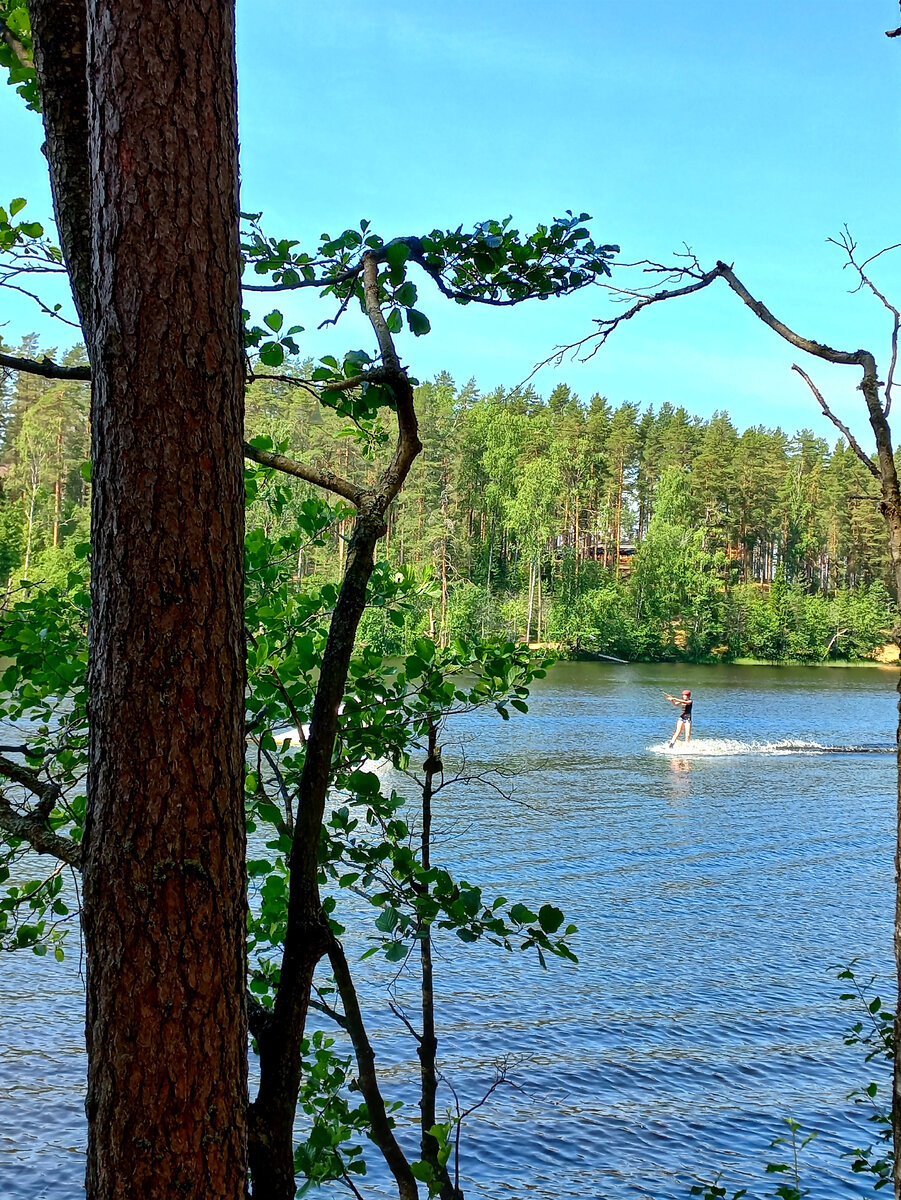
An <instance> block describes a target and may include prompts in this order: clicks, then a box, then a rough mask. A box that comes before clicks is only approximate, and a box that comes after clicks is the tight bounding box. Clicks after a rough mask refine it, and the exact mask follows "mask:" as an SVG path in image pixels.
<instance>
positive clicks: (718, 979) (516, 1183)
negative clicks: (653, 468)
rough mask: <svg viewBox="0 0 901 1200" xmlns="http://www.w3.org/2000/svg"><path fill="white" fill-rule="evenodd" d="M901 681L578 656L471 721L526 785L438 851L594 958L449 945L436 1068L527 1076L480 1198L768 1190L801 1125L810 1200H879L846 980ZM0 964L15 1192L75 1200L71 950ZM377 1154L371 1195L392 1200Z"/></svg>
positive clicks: (506, 1116) (404, 1065) (862, 916)
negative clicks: (858, 1105) (809, 1135)
mask: <svg viewBox="0 0 901 1200" xmlns="http://www.w3.org/2000/svg"><path fill="white" fill-rule="evenodd" d="M893 685H894V676H893V674H892V673H891V672H888V671H881V670H876V669H848V670H826V669H820V670H805V669H794V668H783V669H769V668H762V667H723V666H718V667H708V668H705V667H690V668H689V667H685V668H683V667H673V666H657V665H644V666H640V665H639V666H634V665H633V666H617V665H614V664H594V663H570V664H560V665H559V666H557V667H555V668H554V669H553V671H552V672H551V673H550V675H549V677H548V679H546V680H545V681H543V682H542V683H540V684H539V685H538V686H536V688H535V691H534V695H533V703H532V707H531V711H530V713H529V715H528V716H525V717H520V716H514V718H513V719H512V720H511V721H510V722H509V723H503V722H501V721H500V719H499V718H490V719H486V718H485V717H484V716H482V717H479V718H478V719H472V718H467V719H461V720H458V721H457V723H456V724H455V726H454V728H453V730H452V731H451V732H450V733H449V735H448V738H447V739H446V740H447V742H448V748H447V750H446V752H445V756H444V757H445V766H446V768H448V769H450V768H451V766H452V765H453V763H454V762H456V761H458V759H459V755H460V753H461V746H462V748H463V749H464V750H465V754H466V758H467V761H468V764H469V766H470V767H472V768H474V769H475V770H477V771H480V772H481V771H484V770H487V769H489V768H499V769H501V770H503V771H505V772H510V773H512V774H513V775H514V776H515V778H514V779H512V780H506V781H505V782H504V787H505V788H507V787H509V786H511V785H512V786H513V787H514V789H515V790H514V795H513V797H512V798H511V799H508V798H503V797H501V796H500V795H499V794H498V793H497V792H494V791H492V790H491V789H487V788H485V787H476V786H473V787H471V788H460V789H456V790H453V791H451V790H448V791H447V792H445V793H442V799H441V804H440V806H439V812H438V815H437V817H436V825H437V826H439V827H440V844H439V848H438V851H437V857H438V858H440V859H441V860H442V861H443V862H445V863H446V864H448V865H450V866H452V867H453V869H454V870H456V871H457V872H458V873H459V874H460V875H463V876H465V877H466V878H467V879H469V880H470V881H471V882H478V883H482V884H483V885H484V886H485V889H486V892H495V891H496V892H497V893H502V894H504V895H506V896H508V897H510V898H511V899H522V900H524V901H527V902H534V903H542V902H545V901H550V902H553V903H555V904H558V905H559V906H560V907H562V908H564V909H565V911H566V914H567V917H568V918H569V919H571V920H572V921H574V922H575V923H576V924H577V925H578V926H579V933H578V935H577V937H576V938H575V940H574V949H575V950H576V952H577V954H578V956H579V959H580V963H579V965H578V966H575V967H574V966H570V965H568V964H564V963H559V962H556V961H555V962H552V963H551V964H550V969H549V970H548V971H542V970H541V969H540V968H539V967H538V964H537V963H536V962H535V960H534V958H532V957H531V956H529V955H523V954H514V955H510V954H506V953H504V952H503V951H501V950H496V949H494V948H492V947H488V946H485V947H482V946H477V947H475V948H473V947H467V946H464V945H463V944H462V943H459V942H458V941H457V940H456V939H449V940H446V941H444V942H442V943H441V946H440V953H439V956H438V959H437V961H436V986H437V988H438V994H439V995H438V1022H439V1037H440V1043H441V1051H440V1054H441V1066H442V1069H443V1071H444V1073H445V1074H446V1076H447V1077H448V1078H449V1079H450V1081H451V1082H452V1083H453V1084H454V1086H455V1087H456V1089H457V1091H458V1093H459V1095H460V1099H461V1103H462V1106H463V1107H464V1108H466V1107H468V1106H469V1104H471V1103H474V1102H475V1101H476V1100H478V1099H479V1097H480V1096H481V1095H482V1093H483V1092H484V1090H485V1088H486V1087H487V1086H488V1084H489V1083H490V1081H491V1079H492V1078H493V1072H494V1066H493V1064H494V1063H495V1062H496V1061H497V1060H498V1059H500V1058H502V1057H503V1056H505V1055H508V1056H510V1061H511V1064H512V1065H511V1070H510V1080H511V1083H510V1084H508V1085H504V1086H502V1087H500V1088H499V1089H498V1090H497V1091H496V1092H495V1094H494V1095H493V1096H492V1097H491V1099H490V1100H489V1102H488V1103H487V1104H486V1105H485V1106H484V1107H483V1108H482V1109H480V1110H479V1112H478V1113H477V1114H475V1115H474V1116H473V1117H471V1118H470V1119H469V1120H468V1121H467V1122H466V1125H465V1127H464V1136H463V1149H462V1162H461V1183H462V1184H463V1186H464V1190H465V1191H466V1193H467V1196H472V1197H479V1200H502V1198H504V1200H525V1197H529V1198H530V1200H552V1198H553V1200H556V1198H557V1197H572V1198H573V1200H599V1198H601V1197H608V1198H610V1200H621V1198H626V1197H634V1196H647V1197H657V1198H659V1200H670V1198H673V1200H674V1198H676V1197H680V1198H681V1197H685V1196H687V1194H688V1189H689V1187H690V1186H691V1184H692V1183H693V1182H695V1181H696V1180H697V1179H698V1178H706V1179H709V1178H711V1177H712V1176H713V1175H714V1174H715V1173H716V1172H717V1171H719V1170H724V1171H725V1173H726V1177H725V1179H724V1182H729V1183H731V1185H732V1187H739V1186H749V1187H751V1190H752V1191H753V1192H754V1194H755V1195H758V1196H760V1195H764V1194H768V1193H770V1192H771V1191H772V1188H773V1187H774V1186H775V1184H776V1183H778V1182H779V1181H780V1180H779V1178H778V1177H774V1176H770V1177H768V1178H766V1179H765V1177H764V1176H763V1164H764V1163H765V1162H766V1161H767V1160H768V1159H773V1158H779V1157H782V1158H784V1157H785V1152H784V1151H782V1152H768V1150H767V1147H768V1144H769V1142H770V1141H772V1139H773V1138H775V1137H777V1136H778V1135H780V1134H781V1133H783V1132H785V1126H784V1125H783V1124H782V1120H783V1118H785V1117H792V1118H794V1119H796V1120H800V1121H801V1122H802V1123H803V1125H804V1127H805V1129H806V1130H817V1131H819V1136H818V1138H817V1139H816V1140H815V1141H814V1142H812V1143H811V1144H810V1145H809V1146H808V1147H807V1148H806V1149H805V1150H804V1151H803V1154H802V1174H803V1183H804V1185H805V1186H808V1187H810V1188H811V1195H812V1197H814V1200H819V1198H822V1200H827V1198H831V1197H838V1196H851V1195H855V1194H859V1195H864V1194H868V1191H869V1189H868V1187H867V1185H866V1181H865V1180H863V1179H861V1178H860V1177H855V1176H852V1174H851V1172H850V1170H849V1169H848V1167H847V1165H846V1164H843V1162H842V1160H841V1158H840V1157H839V1156H840V1152H841V1150H842V1149H846V1148H848V1147H850V1146H853V1145H858V1144H861V1143H863V1144H866V1143H867V1142H868V1141H870V1140H872V1137H871V1127H868V1126H866V1124H865V1122H864V1121H863V1114H862V1113H861V1112H860V1111H859V1110H855V1108H854V1106H853V1105H852V1104H850V1103H849V1102H848V1101H847V1099H846V1096H847V1093H848V1091H850V1089H851V1088H852V1087H855V1086H861V1085H863V1084H865V1083H867V1082H868V1081H869V1079H870V1078H872V1077H873V1076H874V1073H875V1071H876V1070H877V1068H875V1066H872V1065H871V1066H865V1065H864V1064H863V1063H862V1061H861V1054H860V1051H859V1050H855V1049H853V1048H847V1047H845V1046H844V1045H843V1042H842V1033H843V1031H844V1029H845V1028H846V1027H847V1026H848V1025H849V1024H850V1023H851V1020H852V1019H854V1017H855V1016H856V1014H852V1013H851V1011H850V1010H849V1007H848V1006H847V1005H845V1004H841V1003H840V1002H839V1000H838V995H839V992H840V991H842V990H844V987H843V985H840V984H839V983H838V981H837V980H836V965H837V964H845V963H847V962H849V961H850V960H851V959H852V958H859V959H861V960H862V963H863V964H864V965H862V967H861V971H862V973H863V974H864V975H866V974H867V973H868V971H876V972H879V973H881V974H882V975H883V976H885V977H888V976H889V975H890V972H891V913H892V853H893V833H892V828H893V813H894V801H893V790H894V760H893V758H892V756H891V755H890V754H888V753H885V752H884V751H885V750H886V748H888V747H891V745H892V740H893V736H894V725H895V693H894V689H893ZM684 686H687V687H691V688H692V690H693V692H694V698H695V709H694V721H695V729H694V733H695V737H694V739H693V742H692V747H691V748H690V749H689V751H688V753H682V752H680V753H679V754H678V755H671V754H669V753H667V752H665V750H664V748H663V744H664V743H665V740H666V738H667V736H668V735H669V733H670V732H671V730H672V727H673V724H674V718H675V709H674V708H673V707H672V706H671V705H669V704H667V703H666V702H665V700H664V699H663V697H662V695H661V692H662V691H663V690H664V689H665V690H666V691H669V692H674V691H677V690H679V689H681V688H682V687H684ZM455 743H457V744H455ZM350 928H351V934H350V939H349V940H350V949H351V951H353V952H356V951H358V950H359V949H361V948H362V945H363V943H362V937H363V933H362V931H361V930H360V929H357V927H356V923H355V921H354V919H353V918H352V919H351V922H350ZM364 971H365V972H366V974H367V976H370V977H369V978H368V979H367V982H366V983H365V984H364V985H362V987H361V991H362V998H363V1005H364V1015H367V1016H369V1018H370V1020H371V1024H372V1028H373V1031H374V1041H375V1044H376V1053H377V1056H378V1060H379V1063H380V1065H381V1066H382V1067H383V1069H384V1072H385V1091H386V1093H387V1094H388V1095H389V1096H392V1097H393V1096H400V1097H402V1098H406V1099H407V1100H408V1101H412V1100H413V1093H412V1091H411V1090H410V1086H409V1083H410V1078H411V1075H412V1073H413V1070H414V1063H415V1053H414V1048H413V1047H412V1045H411V1044H410V1040H409V1038H408V1036H407V1035H406V1034H405V1032H404V1030H403V1027H402V1026H400V1025H399V1024H398V1022H397V1021H396V1020H395V1019H394V1018H393V1017H391V1015H390V1013H388V1014H387V1015H386V1005H385V999H386V989H387V987H388V986H389V984H390V983H391V979H392V976H391V975H390V974H389V973H388V971H387V970H386V968H385V967H384V965H382V966H381V967H379V966H374V965H373V963H372V961H370V963H367V964H363V965H362V966H361V967H360V968H359V973H360V974H362V972H364ZM0 974H2V977H0V1012H2V1041H0V1197H2V1200H68V1198H69V1197H74V1196H77V1195H78V1194H79V1192H80V1187H81V1175H82V1170H83V1167H82V1161H81V1149H80V1147H81V1146H82V1144H83V1138H84V1130H83V1114H82V1110H81V1086H82V1076H83V1072H84V1058H83V1051H82V1032H83V1030H82V1015H81V989H80V981H79V976H78V962H77V955H75V956H73V957H72V958H71V959H69V960H67V962H66V963H65V964H64V965H63V966H61V967H60V966H58V965H57V964H55V963H53V962H47V961H46V960H37V959H34V958H32V956H30V955H27V956H11V955H7V956H5V957H4V958H3V960H2V965H0ZM409 986H410V985H409V984H408V983H406V982H405V981H404V980H403V979H401V980H400V981H399V982H398V984H397V985H396V988H395V995H396V998H397V999H398V1000H399V1001H400V1002H404V1000H405V998H407V997H408V992H409ZM882 994H883V995H884V996H885V997H886V998H888V997H889V996H890V988H889V985H888V984H887V983H885V982H883V985H882ZM411 995H412V994H410V996H411ZM379 1013H381V1014H382V1015H381V1016H379V1015H378V1014H379ZM411 1015H412V1010H411ZM412 1115H415V1109H414V1110H413V1114H412ZM404 1138H405V1140H407V1141H408V1143H409V1144H410V1145H411V1147H412V1145H413V1144H415V1131H414V1133H413V1137H412V1139H410V1138H408V1137H407V1135H406V1134H404ZM373 1164H374V1168H375V1169H374V1172H373V1175H372V1177H371V1179H367V1180H363V1181H361V1186H362V1190H363V1191H364V1194H365V1195H366V1196H367V1197H369V1196H372V1197H383V1196H384V1197H387V1196H390V1195H391V1190H390V1187H389V1186H387V1184H386V1183H385V1181H384V1176H383V1175H382V1173H381V1172H380V1171H379V1170H378V1169H377V1164H375V1160H374V1158H373ZM344 1194H346V1193H344Z"/></svg>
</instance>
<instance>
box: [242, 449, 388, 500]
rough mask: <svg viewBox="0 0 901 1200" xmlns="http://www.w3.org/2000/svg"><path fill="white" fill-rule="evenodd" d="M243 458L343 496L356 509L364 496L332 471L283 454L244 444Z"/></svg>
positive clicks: (359, 489)
mask: <svg viewBox="0 0 901 1200" xmlns="http://www.w3.org/2000/svg"><path fill="white" fill-rule="evenodd" d="M244 457H245V458H249V459H251V461H253V462H255V463H259V464H260V466H263V467H272V468H273V469H274V470H276V471H282V472H283V473H284V474H285V475H293V476H294V478H295V479H303V480H304V481H305V482H306V483H312V484H313V485H314V486H315V487H321V488H324V489H325V490H326V491H327V492H334V494H335V495H336V496H343V497H344V499H345V500H349V501H350V502H351V504H353V505H354V506H355V507H356V508H359V507H360V504H361V503H362V499H363V496H364V495H365V489H363V488H360V487H357V486H356V485H355V484H353V483H350V482H349V481H348V480H346V479H342V478H341V476H340V475H336V474H335V473H334V471H329V470H327V469H326V468H320V467H308V466H307V465H306V464H305V463H300V462H296V461H295V460H294V459H293V458H286V457H285V456H284V454H274V453H273V452H272V451H270V450H257V448H256V447H255V446H251V445H249V444H248V443H247V442H245V443H244Z"/></svg>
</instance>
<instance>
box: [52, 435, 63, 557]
mask: <svg viewBox="0 0 901 1200" xmlns="http://www.w3.org/2000/svg"><path fill="white" fill-rule="evenodd" d="M62 508H63V419H62V416H60V419H59V428H58V430H57V433H56V476H55V478H54V480H53V545H54V546H58V545H59V525H60V518H61V516H62Z"/></svg>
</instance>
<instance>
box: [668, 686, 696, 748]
mask: <svg viewBox="0 0 901 1200" xmlns="http://www.w3.org/2000/svg"><path fill="white" fill-rule="evenodd" d="M663 694H664V696H666V698H667V700H669V702H670V704H678V705H680V706H681V709H682V711H681V712H680V713H679V716H678V718H677V720H676V729H675V732H674V733H673V736H672V737H671V738H670V743H669V744H670V746H675V744H676V742H678V740H679V734H680V733H684V734H685V744H686V746H687V745H688V743H689V742H690V741H691V691H690V690H689V689H688V688H683V689H682V696H681V698H680V697H678V696H671V695H670V694H669V692H664V693H663Z"/></svg>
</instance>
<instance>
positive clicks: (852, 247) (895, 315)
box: [827, 225, 901, 416]
mask: <svg viewBox="0 0 901 1200" xmlns="http://www.w3.org/2000/svg"><path fill="white" fill-rule="evenodd" d="M827 240H828V241H830V242H831V243H832V244H833V246H838V247H839V249H841V250H844V252H845V254H846V255H847V256H848V261H847V262H846V263H845V266H846V267H853V268H854V270H855V271H856V272H857V276H858V284H857V287H856V288H854V289H853V291H855V292H858V291H860V289H861V288H862V287H866V288H869V290H870V291H871V292H872V293H873V295H874V296H875V297H876V299H877V300H878V301H879V302H880V304H882V306H883V307H884V308H886V309H888V311H889V312H890V313H891V314H892V356H891V362H890V364H889V369H888V375H887V376H886V380H885V387H884V388H883V392H882V395H883V399H884V403H883V412H884V413H885V415H886V416H888V415H889V413H890V412H891V409H892V384H893V383H894V380H895V367H896V366H897V365H898V330H899V328H901V312H899V311H898V309H897V308H896V307H895V305H894V304H892V302H891V301H890V300H889V299H888V297H887V296H885V295H884V294H883V292H881V291H880V290H879V288H878V287H877V286H876V285H875V283H873V281H872V279H870V277H869V275H868V274H867V273H866V271H865V270H864V268H865V267H867V266H868V265H869V264H870V263H871V262H875V261H876V259H877V258H879V257H880V256H881V255H883V254H888V253H889V251H891V250H899V249H901V243H896V244H895V245H894V246H883V248H882V249H881V250H877V252H876V253H875V254H871V255H870V257H869V258H866V259H864V261H863V262H862V263H859V262H858V261H857V259H856V258H855V257H854V253H855V251H856V249H857V243H856V242H855V241H854V239H853V238H852V236H851V231H850V230H849V228H848V226H847V225H846V226H845V228H844V230H843V231H842V233H841V234H840V235H839V236H838V238H828V239H827Z"/></svg>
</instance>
